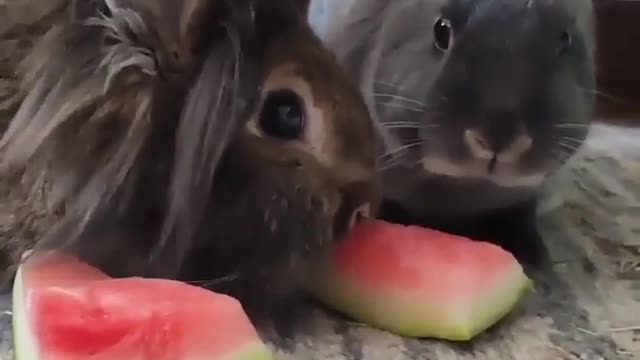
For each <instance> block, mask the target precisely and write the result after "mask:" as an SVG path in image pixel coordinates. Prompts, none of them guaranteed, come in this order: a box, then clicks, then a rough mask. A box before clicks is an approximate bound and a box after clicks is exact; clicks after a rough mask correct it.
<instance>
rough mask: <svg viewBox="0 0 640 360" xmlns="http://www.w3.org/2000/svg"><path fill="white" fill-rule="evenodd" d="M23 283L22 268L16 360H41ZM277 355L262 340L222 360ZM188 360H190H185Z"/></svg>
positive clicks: (15, 297)
mask: <svg viewBox="0 0 640 360" xmlns="http://www.w3.org/2000/svg"><path fill="white" fill-rule="evenodd" d="M25 297H26V293H25V289H24V285H23V281H22V267H20V268H18V271H17V272H16V277H15V281H14V285H13V294H12V297H11V302H12V311H13V316H12V327H13V351H14V358H15V359H16V360H39V359H40V357H39V356H38V351H37V346H36V344H35V342H34V341H33V336H31V334H32V331H31V329H29V324H30V321H29V319H28V316H27V314H28V311H27V309H26V307H28V302H29V299H27V298H25ZM275 359H276V358H275V355H274V354H273V352H272V351H271V350H270V349H269V348H268V347H267V345H266V344H265V343H264V342H262V341H261V340H256V341H255V342H253V343H251V344H248V345H245V346H243V347H242V348H241V349H238V350H236V351H234V352H233V353H231V354H227V355H226V356H225V357H224V358H223V359H220V360H275ZM185 360H188V359H185Z"/></svg>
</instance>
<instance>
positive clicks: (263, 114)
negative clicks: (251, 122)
mask: <svg viewBox="0 0 640 360" xmlns="http://www.w3.org/2000/svg"><path fill="white" fill-rule="evenodd" d="M303 103H304V101H303V100H302V98H301V97H300V95H298V94H296V93H295V92H294V91H291V90H288V89H283V90H275V91H272V92H270V93H269V94H267V97H266V98H265V99H264V102H263V103H262V110H261V111H260V118H259V119H258V125H259V126H260V128H261V129H262V131H264V132H265V133H266V134H267V135H270V136H273V137H276V138H279V139H283V140H295V139H298V138H300V137H301V136H302V132H303V130H304V120H305V119H304V118H305V116H304V105H303Z"/></svg>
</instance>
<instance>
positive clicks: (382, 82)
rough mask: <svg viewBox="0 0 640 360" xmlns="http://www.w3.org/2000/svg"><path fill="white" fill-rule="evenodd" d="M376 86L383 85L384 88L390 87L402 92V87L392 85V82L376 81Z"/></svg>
mask: <svg viewBox="0 0 640 360" xmlns="http://www.w3.org/2000/svg"><path fill="white" fill-rule="evenodd" d="M375 84H376V85H382V86H388V87H390V88H394V89H396V90H401V87H400V86H399V85H397V84H392V83H390V82H384V81H376V82H375Z"/></svg>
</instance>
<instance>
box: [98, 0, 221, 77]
mask: <svg viewBox="0 0 640 360" xmlns="http://www.w3.org/2000/svg"><path fill="white" fill-rule="evenodd" d="M102 1H104V3H105V4H107V5H108V7H110V8H113V9H117V8H121V9H131V10H133V11H134V12H135V13H136V14H138V16H140V17H141V18H142V19H143V20H144V24H145V25H146V26H147V27H148V30H149V31H150V32H151V33H153V34H154V35H155V36H156V37H157V43H156V44H154V45H155V47H157V49H155V50H157V51H158V52H157V53H156V56H158V57H159V59H157V60H158V61H159V64H160V66H163V67H167V68H169V70H179V71H184V70H185V69H189V68H191V67H193V66H194V65H197V64H196V63H195V62H196V61H197V59H198V58H199V57H200V56H199V55H201V53H202V51H203V49H204V48H206V46H207V45H208V44H209V40H211V37H214V36H216V35H219V34H220V30H221V29H222V26H223V20H225V18H226V17H227V15H228V13H229V9H228V7H229V5H228V1H226V0H163V1H157V0H102Z"/></svg>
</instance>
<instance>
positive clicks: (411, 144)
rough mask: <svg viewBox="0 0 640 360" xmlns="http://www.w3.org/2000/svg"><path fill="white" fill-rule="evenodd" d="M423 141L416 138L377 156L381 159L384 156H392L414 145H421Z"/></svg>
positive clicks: (384, 157)
mask: <svg viewBox="0 0 640 360" xmlns="http://www.w3.org/2000/svg"><path fill="white" fill-rule="evenodd" d="M423 142H424V140H422V139H418V140H415V141H412V142H409V143H406V144H404V145H402V146H398V147H397V148H395V149H393V150H390V151H387V152H386V153H384V154H383V155H380V156H379V157H378V160H383V159H386V158H389V157H393V156H394V155H396V154H397V153H399V152H402V151H405V150H408V149H411V148H412V147H415V146H419V145H422V143H423Z"/></svg>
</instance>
